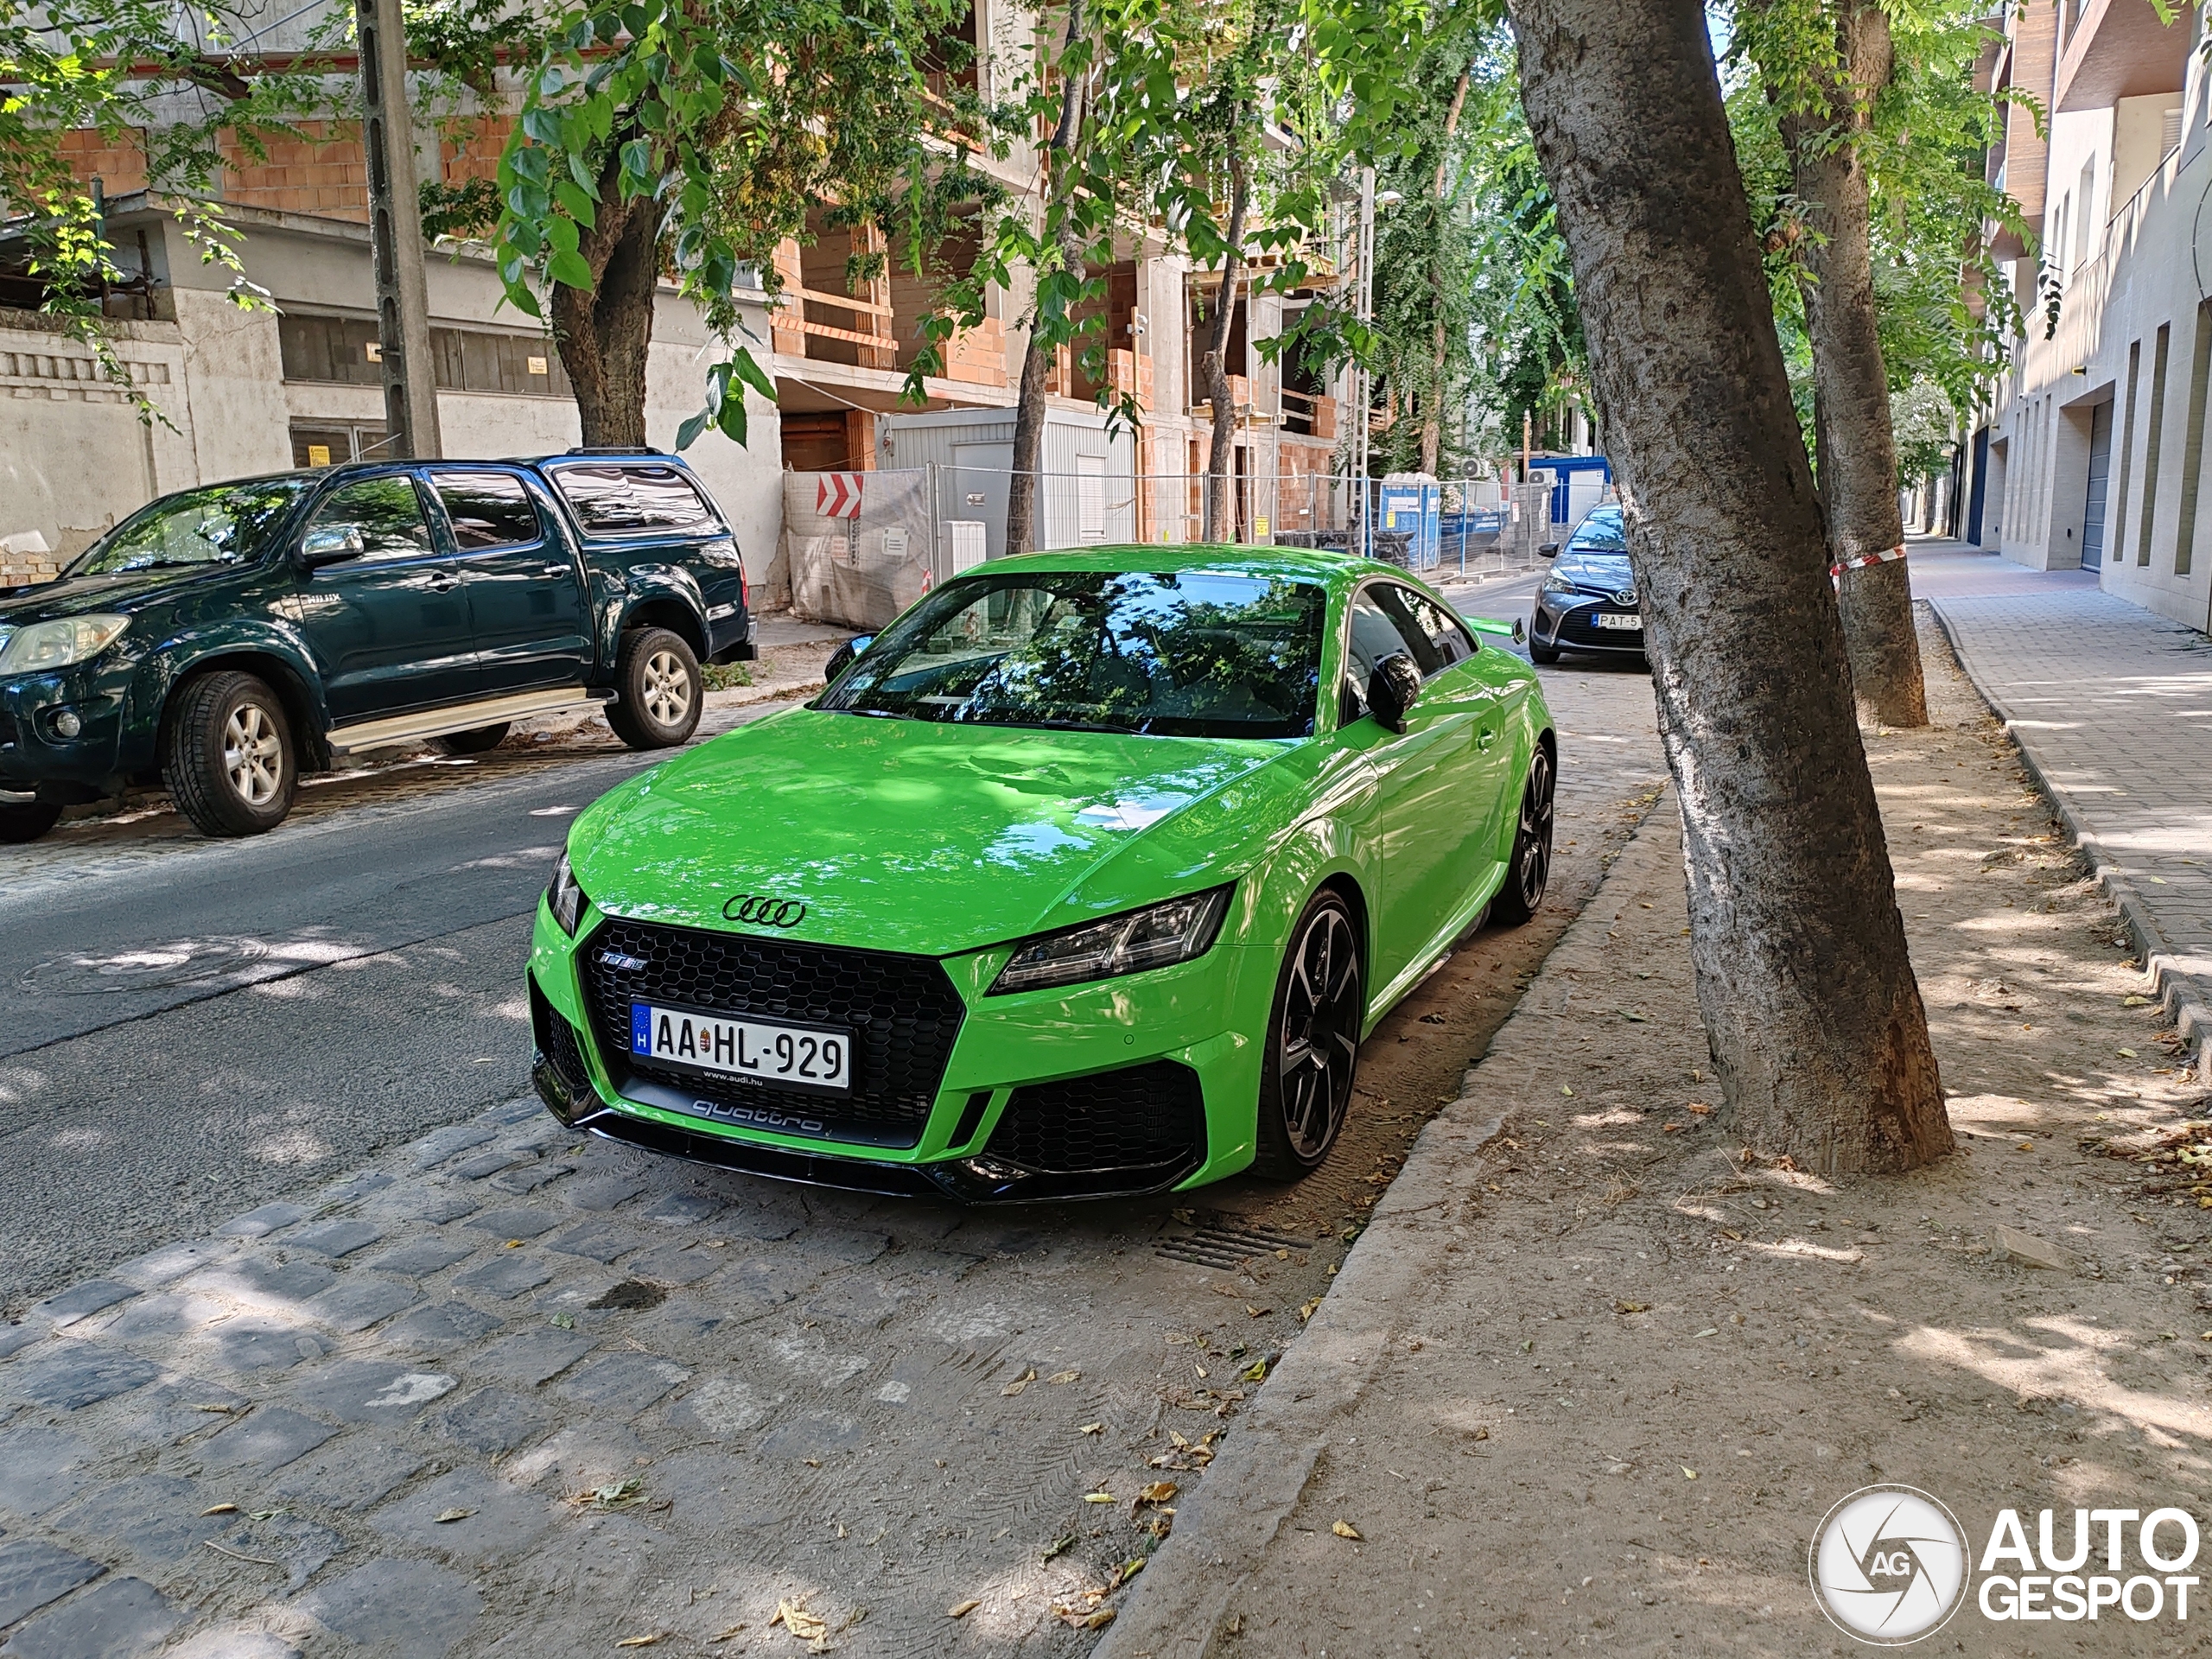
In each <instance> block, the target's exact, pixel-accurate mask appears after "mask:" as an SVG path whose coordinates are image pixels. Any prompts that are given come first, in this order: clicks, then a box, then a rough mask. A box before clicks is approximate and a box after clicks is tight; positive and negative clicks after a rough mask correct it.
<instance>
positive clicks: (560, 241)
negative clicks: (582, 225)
mask: <svg viewBox="0 0 2212 1659" xmlns="http://www.w3.org/2000/svg"><path fill="white" fill-rule="evenodd" d="M545 239H546V240H547V241H548V242H550V243H551V244H552V245H553V248H554V251H556V252H557V253H574V252H575V251H576V245H577V243H578V242H579V241H581V240H582V238H581V237H580V236H579V235H578V234H577V232H576V221H575V219H563V218H561V217H560V216H559V215H558V214H556V215H555V216H554V217H553V218H551V219H547V220H546V221H545Z"/></svg>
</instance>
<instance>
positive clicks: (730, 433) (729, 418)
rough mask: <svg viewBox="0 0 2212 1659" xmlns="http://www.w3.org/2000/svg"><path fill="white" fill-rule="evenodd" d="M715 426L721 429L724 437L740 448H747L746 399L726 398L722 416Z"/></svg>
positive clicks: (723, 402) (723, 403)
mask: <svg viewBox="0 0 2212 1659" xmlns="http://www.w3.org/2000/svg"><path fill="white" fill-rule="evenodd" d="M715 425H717V426H719V427H720V428H721V431H722V435H723V436H724V437H726V438H728V440H729V441H730V442H732V443H734V444H735V445H737V446H738V448H744V447H745V399H744V398H742V397H726V398H724V399H723V400H722V412H721V416H720V418H719V419H717V420H716V421H715Z"/></svg>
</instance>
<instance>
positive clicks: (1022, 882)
mask: <svg viewBox="0 0 2212 1659" xmlns="http://www.w3.org/2000/svg"><path fill="white" fill-rule="evenodd" d="M1300 747H1303V746H1301V745H1300V744H1297V743H1295V742H1283V741H1249V740H1240V741H1226V740H1224V741H1211V740H1206V739H1198V738H1162V737H1135V736H1124V735H1122V734H1112V733H1090V732H1057V731H1039V730H1028V729H1023V728H1018V727H990V728H986V727H976V726H954V725H943V724H938V723H937V722H935V721H913V720H884V719H873V718H868V717H865V716H861V715H837V714H826V713H821V712H817V711H816V710H813V709H793V710H791V711H790V712H789V713H787V714H784V715H775V716H772V717H771V718H769V719H766V720H763V721H758V722H756V723H754V724H753V725H751V726H747V727H745V728H741V729H740V730H738V731H735V732H732V733H730V734H728V735H727V736H724V737H721V738H718V739H716V740H715V741H713V742H711V743H708V744H704V745H702V746H701V747H698V748H696V749H693V750H691V751H690V752H689V753H685V754H683V755H681V756H679V757H677V759H675V760H671V761H669V762H668V763H667V764H665V765H664V766H660V767H658V768H657V769H655V770H654V771H653V772H650V773H648V774H647V775H646V776H645V777H644V778H641V779H636V780H634V781H632V782H631V783H629V784H626V785H623V786H622V787H620V788H619V789H617V790H615V791H613V792H611V793H610V794H609V795H607V796H606V797H605V798H602V799H601V801H600V802H599V803H597V804H594V806H593V807H592V808H591V809H590V810H588V812H587V813H586V814H585V815H584V816H583V817H582V818H581V819H579V820H578V822H577V824H576V827H575V833H574V834H573V836H571V838H570V843H569V845H570V856H571V859H572V861H573V863H574V867H575V872H576V878H577V880H579V881H580V882H581V883H582V886H583V889H584V892H585V893H587V894H588V896H589V897H590V898H591V899H592V900H593V901H594V903H595V904H597V905H598V906H600V907H601V909H603V910H606V911H607V912H611V913H613V914H615V915H620V916H627V917H634V918H639V919H644V920H652V921H662V922H670V923H675V924H679V925H685V926H692V927H710V928H715V929H720V930H724V931H746V932H756V931H766V929H764V928H760V927H757V926H749V925H742V924H739V923H734V922H732V921H728V920H726V919H725V918H724V915H723V906H724V905H725V904H726V903H728V902H729V901H731V900H733V899H735V898H736V897H737V896H739V895H741V894H747V893H750V894H757V895H761V896H764V897H767V898H772V899H779V900H784V899H788V900H794V901H796V902H797V903H798V904H802V905H804V906H805V907H806V909H805V914H804V916H803V917H799V918H796V919H795V920H794V921H793V922H792V924H791V925H790V926H787V927H785V928H781V929H779V930H777V936H778V937H779V938H798V939H811V940H816V941H818V942H821V943H823V944H847V945H856V946H866V947H870V948H874V949H877V950H899V951H908V952H914V953H918V954H922V955H929V956H950V955H953V954H956V953H958V952H962V951H967V950H979V949H981V948H982V947H984V946H986V945H991V944H1002V943H1005V942H1007V941H1009V940H1012V939H1015V938H1020V937H1021V936H1022V935H1024V934H1027V933H1033V932H1038V931H1042V930H1044V929H1046V928H1052V927H1060V926H1067V925H1072V924H1075V923H1078V922H1082V921H1084V920H1086V919H1089V918H1093V917H1096V916H1102V915H1110V914H1112V913H1114V912H1117V911H1121V910H1126V909H1129V908H1132V907H1134V906H1138V905H1142V904H1145V903H1148V902H1151V901H1154V900H1156V899H1169V898H1173V897H1174V896H1175V895H1177V894H1178V893H1189V892H1192V891H1195V890H1197V889H1199V888H1202V887H1208V886H1211V885H1212V884H1213V883H1215V882H1217V881H1226V880H1230V879H1232V878H1233V877H1235V876H1236V875H1237V874H1241V873H1242V871H1243V870H1244V869H1246V868H1249V867H1250V864H1251V862H1252V861H1253V859H1254V858H1255V857H1256V856H1257V855H1258V853H1259V852H1260V850H1261V849H1262V847H1264V845H1265V844H1266V842H1267V839H1268V836H1267V835H1266V833H1265V832H1266V829H1267V826H1269V825H1271V824H1274V823H1279V822H1281V812H1280V810H1278V809H1279V804H1280V803H1279V802H1278V801H1277V800H1276V799H1275V797H1277V796H1279V795H1281V794H1282V793H1283V792H1284V791H1291V790H1294V789H1295V787H1296V780H1295V779H1294V778H1291V777H1289V776H1288V775H1287V774H1288V773H1289V772H1294V771H1295V770H1297V769H1296V768H1289V767H1285V766H1281V765H1279V764H1275V763H1278V762H1281V761H1282V760H1285V759H1286V758H1287V757H1288V756H1289V755H1291V754H1293V753H1295V752H1297V751H1298V750H1299V749H1300Z"/></svg>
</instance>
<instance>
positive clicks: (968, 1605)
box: [944, 1596, 983, 1618]
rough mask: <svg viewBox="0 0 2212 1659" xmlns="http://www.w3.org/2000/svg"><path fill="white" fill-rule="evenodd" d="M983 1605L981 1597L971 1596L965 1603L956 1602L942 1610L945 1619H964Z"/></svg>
mask: <svg viewBox="0 0 2212 1659" xmlns="http://www.w3.org/2000/svg"><path fill="white" fill-rule="evenodd" d="M982 1605H983V1599H982V1597H981V1596H971V1597H969V1599H967V1600H966V1601H957V1602H955V1603H953V1605H951V1606H950V1607H948V1608H946V1609H945V1610H944V1616H945V1617H946V1618H967V1617H968V1615H969V1614H970V1613H972V1612H974V1611H976V1609H977V1608H978V1607H980V1606H982Z"/></svg>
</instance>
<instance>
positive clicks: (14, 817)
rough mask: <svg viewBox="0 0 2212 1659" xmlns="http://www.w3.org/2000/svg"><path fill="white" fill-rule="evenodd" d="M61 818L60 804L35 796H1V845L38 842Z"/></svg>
mask: <svg viewBox="0 0 2212 1659" xmlns="http://www.w3.org/2000/svg"><path fill="white" fill-rule="evenodd" d="M60 817H61V808H60V804H58V803H56V802H53V801H41V800H40V799H39V798H38V797H37V796H35V795H21V796H17V795H0V843H6V844H13V843H16V842H26V841H36V840H37V839H38V838H39V837H40V836H42V835H44V834H45V833H46V832H47V831H48V830H49V829H53V828H54V824H55V823H58V822H59V821H60Z"/></svg>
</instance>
